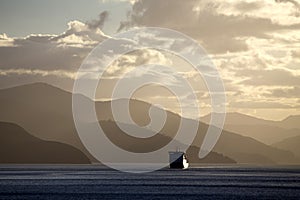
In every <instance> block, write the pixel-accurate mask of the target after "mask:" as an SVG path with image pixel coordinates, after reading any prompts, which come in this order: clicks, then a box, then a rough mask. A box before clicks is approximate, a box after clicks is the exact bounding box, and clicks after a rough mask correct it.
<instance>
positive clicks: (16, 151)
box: [0, 122, 90, 164]
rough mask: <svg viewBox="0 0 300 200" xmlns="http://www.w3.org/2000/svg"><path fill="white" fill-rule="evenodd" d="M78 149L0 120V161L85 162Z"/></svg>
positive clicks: (86, 159)
mask: <svg viewBox="0 0 300 200" xmlns="http://www.w3.org/2000/svg"><path fill="white" fill-rule="evenodd" d="M89 162H90V161H89V159H88V158H87V157H86V156H85V155H84V154H83V153H82V152H81V151H79V150H78V149H76V148H74V147H72V146H70V145H67V144H63V143H60V142H50V141H44V140H41V139H39V138H36V137H34V136H32V135H30V134H29V133H28V132H26V131H25V130H24V129H23V128H21V127H20V126H18V125H16V124H12V123H6V122H0V163H55V164H57V163H71V164H87V163H89Z"/></svg>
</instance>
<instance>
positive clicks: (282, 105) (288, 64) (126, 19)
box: [0, 0, 300, 120]
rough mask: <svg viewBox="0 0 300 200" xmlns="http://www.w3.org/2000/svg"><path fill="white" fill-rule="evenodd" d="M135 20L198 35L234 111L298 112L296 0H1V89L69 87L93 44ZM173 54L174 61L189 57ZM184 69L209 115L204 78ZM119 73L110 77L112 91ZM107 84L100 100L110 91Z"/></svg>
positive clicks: (161, 94)
mask: <svg viewBox="0 0 300 200" xmlns="http://www.w3.org/2000/svg"><path fill="white" fill-rule="evenodd" d="M137 27H164V28H168V29H172V30H176V31H179V32H181V33H184V34H186V35H188V36H190V37H191V38H193V39H195V40H196V41H197V42H199V44H200V45H202V46H203V47H204V49H205V50H206V51H207V53H208V54H209V56H210V57H211V58H212V60H213V62H214V63H215V65H216V67H217V68H218V70H219V73H220V74H221V76H222V79H223V81H224V84H225V88H226V97H227V105H226V106H227V111H229V112H241V113H245V114H249V115H252V116H257V117H261V118H265V119H273V120H280V119H283V118H285V117H287V116H289V115H296V114H300V98H299V97H300V1H299V0H245V1H238V0H228V1H221V0H210V1H208V0H185V1H182V0H164V1H161V0H130V1H126V0H111V1H109V0H89V1H84V0H76V1H74V0H72V1H71V0H65V1H58V0H51V1H50V0H49V1H47V0H27V1H20V0H1V1H0V88H7V87H12V86H16V85H21V84H27V83H33V82H46V83H49V84H52V85H55V86H58V87H60V88H63V89H66V90H69V91H71V90H72V86H73V82H74V77H75V75H76V71H77V70H78V69H79V67H80V65H81V63H82V62H83V60H84V59H85V58H86V56H87V55H88V54H89V53H90V52H91V51H92V49H93V48H95V47H96V46H97V45H98V44H99V43H100V42H102V41H104V40H106V39H108V38H113V37H114V34H116V33H120V32H123V31H126V30H129V29H131V28H137ZM171 57H172V55H168V54H166V53H162V52H155V51H146V52H143V53H142V52H137V53H135V54H132V55H126V56H124V58H123V59H121V60H119V61H117V62H115V63H114V64H113V65H114V66H112V68H111V69H114V68H118V67H119V66H122V67H123V68H126V69H128V68H130V66H135V65H137V63H145V62H147V61H149V60H151V59H155V60H156V61H157V60H158V61H159V62H161V63H162V64H166V65H168V64H169V65H170V62H168V60H170V58H171ZM141 58H142V59H143V60H142V62H141ZM172 59H173V62H172V63H176V65H177V67H178V65H179V63H180V65H181V66H187V65H188V64H187V63H185V62H184V61H182V60H180V59H179V58H175V57H172ZM174 60H176V62H174ZM116 65H119V66H116ZM129 65H130V66H129ZM175 67H176V66H175ZM123 73H126V70H124V71H123ZM185 75H186V76H187V77H189V78H187V79H189V81H191V82H193V85H194V86H195V90H196V94H197V97H198V100H199V102H200V105H201V110H202V114H206V113H208V112H209V111H210V106H209V102H210V101H209V100H210V99H209V95H208V92H207V89H205V85H203V83H202V82H203V80H201V77H195V76H193V73H192V72H189V73H186V74H185ZM115 81H116V80H114V81H112V80H111V79H110V80H108V81H106V82H105V81H104V85H105V86H106V87H105V88H106V90H108V89H107V88H111V87H112V85H113V83H115ZM143 89H144V90H146V89H147V88H146V87H145V88H143ZM106 90H104V91H101V92H102V93H101V92H100V94H99V96H98V98H99V99H106V98H108V96H109V94H110V93H109V92H108V91H106ZM153 91H158V92H157V93H154V94H153ZM134 97H135V98H140V99H144V100H147V101H150V102H155V103H160V104H164V105H167V106H168V109H171V110H174V111H177V110H178V105H177V104H176V99H175V98H172V94H170V93H169V92H167V91H164V89H162V88H159V87H157V86H155V90H154V89H150V90H149V91H148V92H147V91H143V90H139V91H137V92H136V94H135V95H134Z"/></svg>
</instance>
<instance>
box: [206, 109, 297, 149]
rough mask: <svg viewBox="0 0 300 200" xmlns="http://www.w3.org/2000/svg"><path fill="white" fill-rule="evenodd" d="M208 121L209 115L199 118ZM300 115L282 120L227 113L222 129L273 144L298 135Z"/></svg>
mask: <svg viewBox="0 0 300 200" xmlns="http://www.w3.org/2000/svg"><path fill="white" fill-rule="evenodd" d="M200 120H201V121H202V122H204V123H209V120H210V115H206V116H204V117H202V118H201V119H200ZM299 122H300V116H297V115H296V116H289V117H287V118H286V119H284V120H282V121H272V120H264V119H259V118H255V117H252V116H248V115H244V114H241V113H227V114H226V121H225V125H224V129H226V130H228V131H231V132H234V133H239V134H240V135H243V136H247V137H252V138H254V139H256V140H258V141H260V142H263V143H265V144H273V143H277V142H280V141H282V140H284V139H287V138H290V137H294V136H298V135H300V123H299Z"/></svg>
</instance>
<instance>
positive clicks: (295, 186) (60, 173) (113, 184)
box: [0, 165, 300, 200]
mask: <svg viewBox="0 0 300 200" xmlns="http://www.w3.org/2000/svg"><path fill="white" fill-rule="evenodd" d="M0 199H1V200H2V199H9V200H13V199H22V200H23V199H30V200H31V199H46V200H47V199H55V200H59V199H70V200H72V199H141V200H143V199H214V200H216V199H284V200H288V199H300V166H276V167H265V166H261V167H258V166H255V167H251V166H236V165H235V166H216V165H214V166H192V167H191V168H189V169H187V170H176V169H167V168H165V169H162V170H158V171H154V172H149V173H141V174H132V173H125V172H120V171H117V170H114V169H110V168H108V167H104V166H101V165H0Z"/></svg>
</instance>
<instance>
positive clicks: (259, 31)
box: [120, 0, 300, 53]
mask: <svg viewBox="0 0 300 200" xmlns="http://www.w3.org/2000/svg"><path fill="white" fill-rule="evenodd" d="M238 6H239V7H242V8H246V7H247V6H248V7H252V9H254V8H255V7H258V6H259V5H258V4H255V5H254V4H253V5H252V4H250V5H248V4H243V5H242V4H240V5H238ZM216 8H218V4H217V3H216V2H212V3H207V4H204V3H202V1H200V0H186V1H184V2H183V1H181V0H164V1H161V0H138V1H136V2H135V4H134V5H133V8H132V12H131V15H130V17H129V20H128V21H125V22H122V23H121V25H120V29H122V28H126V27H130V26H154V27H155V26H158V27H165V28H171V29H174V30H178V31H181V32H183V33H185V34H187V35H189V36H191V37H193V38H194V39H197V40H199V41H201V42H202V44H203V45H204V47H205V48H206V49H207V50H208V51H209V52H211V53H223V52H227V51H230V52H235V51H242V50H246V49H247V45H246V43H245V41H243V40H240V39H238V38H240V37H243V36H254V37H261V38H268V37H269V36H268V34H267V33H269V32H272V31H276V30H282V29H299V28H300V24H297V25H279V24H276V23H273V22H272V21H271V19H268V18H255V17H250V16H242V15H224V14H220V13H217V11H216V10H217V9H216Z"/></svg>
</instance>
